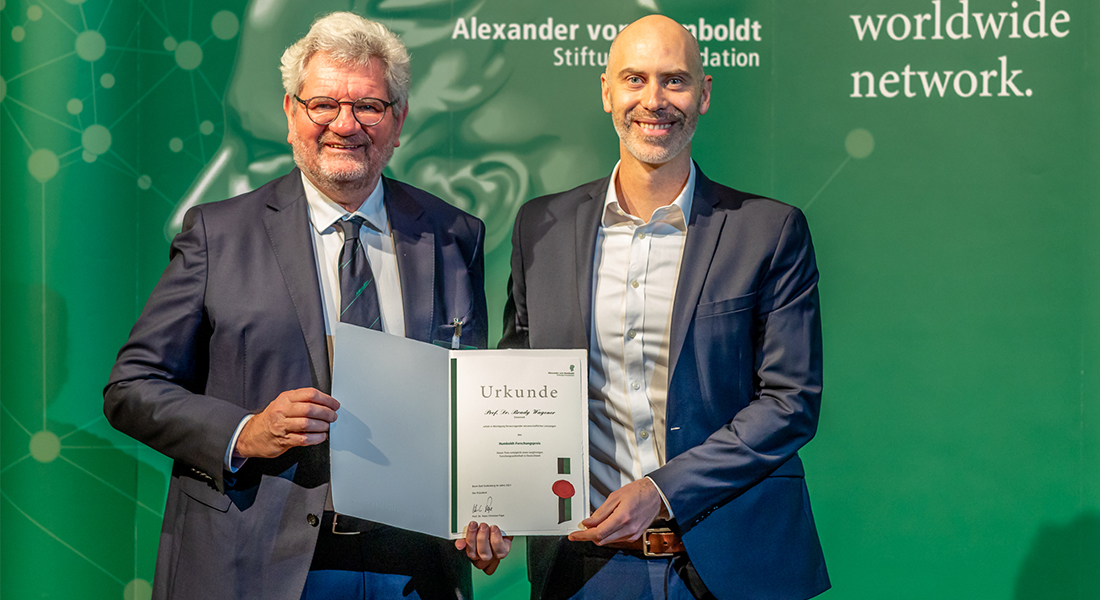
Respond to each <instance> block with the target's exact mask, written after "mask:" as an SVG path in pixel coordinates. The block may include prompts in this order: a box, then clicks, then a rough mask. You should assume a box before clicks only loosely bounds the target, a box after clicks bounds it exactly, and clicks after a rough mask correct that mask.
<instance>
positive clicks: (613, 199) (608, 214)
mask: <svg viewBox="0 0 1100 600" xmlns="http://www.w3.org/2000/svg"><path fill="white" fill-rule="evenodd" d="M619 164H620V163H615V170H613V171H611V179H610V180H609V183H608V186H607V196H606V198H605V199H604V204H603V206H604V209H603V218H602V219H601V220H600V225H602V226H603V227H612V226H615V225H625V224H631V223H632V224H634V225H635V226H638V225H645V222H644V221H642V220H641V219H639V218H638V217H635V216H633V215H631V214H629V213H627V212H626V211H625V210H623V209H622V207H621V206H620V205H619V195H618V194H617V193H616V192H615V181H617V180H618V178H619ZM694 196H695V163H694V162H692V163H691V170H690V171H688V180H687V183H685V184H684V189H682V190H680V194H679V195H678V196H676V199H675V200H673V201H672V204H669V205H667V206H662V207H661V208H658V209H657V210H656V211H654V212H653V218H651V219H650V222H657V221H660V222H664V223H668V224H669V225H672V226H673V227H675V228H676V229H678V230H680V231H687V216H688V215H690V214H691V200H692V198H693V197H694Z"/></svg>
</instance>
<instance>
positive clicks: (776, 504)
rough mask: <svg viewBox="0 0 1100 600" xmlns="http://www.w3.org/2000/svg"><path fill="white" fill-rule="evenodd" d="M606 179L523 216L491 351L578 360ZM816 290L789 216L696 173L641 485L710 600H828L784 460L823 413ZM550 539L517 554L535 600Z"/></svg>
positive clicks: (797, 215)
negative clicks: (657, 415)
mask: <svg viewBox="0 0 1100 600" xmlns="http://www.w3.org/2000/svg"><path fill="white" fill-rule="evenodd" d="M609 179H610V178H605V179H601V180H598V181H594V182H591V183H588V184H585V185H582V186H580V187H578V188H575V189H573V190H570V191H567V192H563V193H560V194H555V195H550V196H545V197H542V198H537V199H535V200H532V201H530V202H528V203H527V204H526V205H524V206H523V208H522V209H521V210H520V212H519V214H518V216H517V218H516V225H515V229H514V231H513V238H512V278H511V284H510V289H509V299H508V303H507V305H506V309H505V323H504V327H505V334H504V339H503V340H502V342H501V345H502V346H506V347H530V348H585V349H587V348H589V347H590V345H589V334H590V331H591V324H592V315H591V312H592V274H593V257H594V252H595V245H596V234H597V231H598V227H599V223H600V218H601V214H602V210H603V205H604V200H605V196H606V193H607V186H608V184H609ZM817 280H818V272H817V266H816V263H815V260H814V253H813V246H812V244H811V241H810V233H809V229H808V228H807V225H806V220H805V218H804V217H803V215H802V213H801V212H800V211H799V210H798V209H797V208H794V207H792V206H789V205H786V204H783V203H780V202H776V201H774V200H769V199H766V198H759V197H755V196H752V195H749V194H746V193H743V192H739V191H737V190H734V189H731V188H728V187H725V186H722V185H719V184H717V183H714V182H712V181H710V180H709V179H707V177H706V176H704V175H703V173H702V172H701V171H697V177H696V183H695V195H694V197H693V199H692V208H691V214H690V215H689V218H688V235H687V242H686V246H685V248H684V254H683V261H682V266H681V270H680V276H679V280H678V283H677V288H676V296H675V299H674V301H673V311H672V329H671V349H670V356H669V372H670V379H669V390H668V399H667V405H666V407H667V428H668V429H667V432H666V440H667V441H666V446H667V450H666V456H667V463H666V464H665V466H663V467H661V468H660V469H657V470H656V471H654V472H652V473H649V474H648V475H649V476H650V477H651V478H652V479H653V481H655V482H656V483H657V485H658V486H659V487H660V488H661V491H662V492H664V494H665V496H666V497H667V498H668V501H669V504H670V505H671V508H672V511H673V513H674V514H675V516H676V524H677V525H678V527H679V530H680V532H681V534H682V536H683V540H684V544H685V546H686V548H687V553H688V556H689V557H690V558H691V561H692V563H693V564H694V565H695V567H696V569H697V571H698V573H699V575H700V577H701V578H702V579H703V582H704V583H706V585H707V587H708V588H709V589H710V590H711V592H713V593H714V594H715V596H717V597H718V598H720V599H722V600H726V599H733V598H744V599H750V598H751V599H772V598H774V599H780V598H783V599H795V598H808V597H810V596H813V595H815V594H817V593H820V592H822V591H824V590H825V589H827V588H828V587H829V580H828V575H827V573H826V570H825V561H824V557H823V556H822V552H821V546H820V544H819V542H818V537H817V531H816V529H815V526H814V522H813V516H812V514H811V512H810V502H809V496H808V493H807V489H806V484H805V479H804V473H803V469H802V461H801V459H799V457H798V454H797V452H798V449H799V448H801V447H802V446H803V445H804V444H805V443H806V442H808V441H809V440H810V439H811V438H812V437H813V436H814V433H815V432H816V430H817V422H818V412H819V408H820V402H821V378H822V361H821V320H820V313H819V306H818V293H817ZM552 539H553V540H554V541H553V542H548V541H547V540H545V539H542V540H540V539H533V540H530V541H529V548H532V549H533V550H532V551H531V552H530V554H531V559H530V561H529V565H530V568H531V571H530V575H531V580H532V591H533V595H534V596H535V597H538V596H539V594H540V592H541V589H542V587H543V586H544V585H546V584H547V583H548V582H546V581H545V577H546V574H547V573H548V572H549V569H550V568H551V567H552V560H553V552H554V548H553V547H549V548H548V547H546V546H552V545H553V544H554V543H556V542H557V539H556V538H552ZM549 583H552V582H549Z"/></svg>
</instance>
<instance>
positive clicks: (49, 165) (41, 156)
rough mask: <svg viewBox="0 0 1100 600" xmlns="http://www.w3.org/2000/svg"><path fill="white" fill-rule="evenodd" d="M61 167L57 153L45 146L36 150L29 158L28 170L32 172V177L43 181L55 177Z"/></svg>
mask: <svg viewBox="0 0 1100 600" xmlns="http://www.w3.org/2000/svg"><path fill="white" fill-rule="evenodd" d="M59 168H61V161H59V160H58V159H57V155H56V154H54V153H53V152H51V151H50V150H47V149H45V148H42V149H39V150H35V152H34V154H31V157H30V158H29V159H27V170H28V171H30V172H31V176H32V177H34V178H35V179H37V180H38V181H41V182H42V183H46V182H47V181H49V180H51V179H53V177H54V175H57V170H58V169H59Z"/></svg>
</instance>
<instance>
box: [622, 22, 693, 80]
mask: <svg viewBox="0 0 1100 600" xmlns="http://www.w3.org/2000/svg"><path fill="white" fill-rule="evenodd" d="M654 48H662V49H663V50H664V51H665V52H666V53H668V54H670V55H673V56H677V57H679V58H682V59H683V61H684V64H685V66H686V67H687V69H688V72H689V73H690V74H691V78H692V80H694V81H696V82H700V81H702V80H703V62H702V60H701V58H700V56H699V41H698V40H696V39H695V36H693V35H691V32H690V31H688V30H687V29H684V26H683V25H681V24H679V23H677V22H676V21H673V20H672V19H670V18H668V17H666V16H664V15H649V16H645V17H642V18H640V19H638V20H637V21H634V22H633V23H631V24H630V25H627V26H626V27H625V28H623V30H622V31H620V32H619V35H617V36H615V40H614V41H612V42H611V50H610V53H609V55H608V58H607V74H608V75H614V74H616V73H618V72H619V71H621V70H622V69H623V68H624V67H627V66H629V63H630V62H631V61H632V60H633V58H634V57H635V56H637V55H639V54H647V53H651V52H652V51H653V49H654Z"/></svg>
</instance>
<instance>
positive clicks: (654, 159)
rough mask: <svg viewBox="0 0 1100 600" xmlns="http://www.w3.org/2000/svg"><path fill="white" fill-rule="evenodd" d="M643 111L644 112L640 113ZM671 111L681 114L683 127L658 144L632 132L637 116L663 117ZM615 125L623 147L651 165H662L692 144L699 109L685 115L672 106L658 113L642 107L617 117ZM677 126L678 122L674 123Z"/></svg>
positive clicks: (674, 113)
mask: <svg viewBox="0 0 1100 600" xmlns="http://www.w3.org/2000/svg"><path fill="white" fill-rule="evenodd" d="M638 113H643V114H640V115H639V114H638ZM669 113H672V114H673V115H676V116H679V117H680V120H679V122H680V123H682V124H683V128H682V129H681V130H680V131H679V132H677V133H674V134H672V135H671V136H668V137H667V138H665V139H663V140H661V142H659V144H660V145H658V144H652V143H646V142H645V141H643V140H644V139H645V138H641V137H640V136H639V135H634V134H633V133H632V132H631V129H630V126H631V124H632V123H633V122H634V120H635V116H636V115H637V116H641V117H645V118H652V119H662V118H665V117H667V116H668V114H669ZM612 122H613V123H614V125H615V133H617V134H619V141H621V142H622V144H623V147H625V148H626V149H627V151H628V152H630V154H631V155H632V156H633V157H634V158H636V159H638V160H640V161H641V162H643V163H646V164H650V165H662V164H664V163H667V162H668V161H670V160H672V159H673V158H676V156H678V155H679V154H680V153H681V152H683V151H684V148H687V147H688V145H689V144H691V139H692V138H693V137H695V126H696V125H697V124H698V122H699V113H698V111H694V112H692V114H691V115H690V116H689V115H685V114H684V113H683V112H681V111H680V110H679V109H678V108H676V107H670V108H669V109H668V110H667V111H665V110H661V111H658V112H656V113H650V112H649V111H647V110H645V109H642V108H634V109H631V111H630V112H629V113H627V114H626V115H625V117H623V118H622V119H620V118H619V117H615V118H613V119H612ZM673 127H676V124H673Z"/></svg>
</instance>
